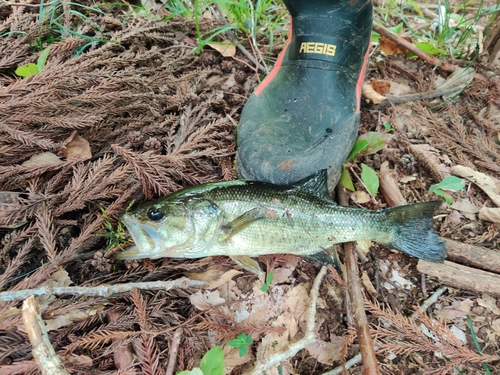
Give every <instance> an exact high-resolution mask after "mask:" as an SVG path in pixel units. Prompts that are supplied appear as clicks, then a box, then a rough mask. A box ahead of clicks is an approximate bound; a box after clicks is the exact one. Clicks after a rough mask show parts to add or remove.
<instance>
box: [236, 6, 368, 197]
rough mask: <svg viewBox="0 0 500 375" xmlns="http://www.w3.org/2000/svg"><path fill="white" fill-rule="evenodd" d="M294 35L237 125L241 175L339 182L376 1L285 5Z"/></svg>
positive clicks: (354, 128)
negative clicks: (322, 173) (324, 174)
mask: <svg viewBox="0 0 500 375" xmlns="http://www.w3.org/2000/svg"><path fill="white" fill-rule="evenodd" d="M284 2H285V5H286V7H287V8H288V10H289V11H290V14H291V16H292V30H291V34H290V37H289V39H288V42H287V46H286V47H285V50H284V51H283V52H282V53H281V55H280V57H279V58H278V61H277V62H276V65H275V67H274V69H273V71H272V72H271V73H270V74H269V76H268V77H266V79H265V80H264V81H263V82H262V83H261V84H260V86H259V87H258V88H257V89H256V90H255V93H254V94H252V96H251V97H250V99H249V100H248V102H247V104H246V105H245V108H244V109H243V112H242V114H241V120H240V125H239V127H238V152H237V168H238V173H239V175H240V177H241V178H245V179H251V180H260V181H266V182H272V183H275V184H280V185H288V184H291V183H293V182H295V181H298V180H300V179H302V178H305V177H307V176H310V175H312V174H313V173H314V172H316V171H318V170H320V169H327V170H328V186H329V188H330V189H333V187H334V186H335V185H336V184H337V182H338V180H339V178H340V172H341V166H342V164H343V163H344V161H345V159H346V157H347V155H348V154H349V152H350V151H351V148H352V145H353V143H354V141H355V139H356V135H357V132H358V127H359V105H360V95H361V87H362V85H363V79H364V75H365V69H366V65H367V60H368V49H369V44H370V36H371V27H372V17H373V5H372V1H371V0H369V1H368V0H357V1H356V0H284Z"/></svg>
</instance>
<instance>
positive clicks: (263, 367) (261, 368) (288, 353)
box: [246, 266, 328, 375]
mask: <svg viewBox="0 0 500 375" xmlns="http://www.w3.org/2000/svg"><path fill="white" fill-rule="evenodd" d="M327 270H328V267H327V266H323V267H321V270H320V271H319V273H318V276H316V279H315V280H314V284H313V286H312V289H311V300H310V306H309V309H308V311H307V317H306V332H305V335H304V337H303V338H301V339H300V340H298V341H296V342H294V343H292V344H289V345H287V346H286V347H285V348H283V349H282V350H280V351H279V352H276V353H274V354H273V355H271V356H270V357H268V358H266V359H265V360H263V361H262V360H257V362H256V363H255V366H254V368H253V369H252V370H250V372H248V373H246V374H248V375H261V374H264V373H265V372H266V371H267V370H269V369H270V368H271V367H272V366H274V365H276V364H278V363H280V362H281V361H284V360H285V359H288V358H292V357H293V356H294V355H295V354H297V353H298V352H299V351H300V350H302V349H304V348H305V347H306V346H308V345H311V344H313V343H314V342H315V341H316V334H315V333H314V323H315V322H316V304H317V302H318V296H319V287H320V286H321V282H322V281H323V278H324V277H325V275H326V271H327Z"/></svg>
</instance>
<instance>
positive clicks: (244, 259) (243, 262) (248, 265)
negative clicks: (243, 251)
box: [230, 255, 262, 275]
mask: <svg viewBox="0 0 500 375" xmlns="http://www.w3.org/2000/svg"><path fill="white" fill-rule="evenodd" d="M230 258H231V259H232V260H233V262H234V263H236V264H237V265H238V266H240V267H241V268H243V269H245V270H247V271H250V272H253V273H256V274H257V275H259V274H260V273H262V270H261V268H260V266H259V263H258V262H257V261H256V260H255V259H252V258H250V257H249V256H247V255H236V256H231V257H230Z"/></svg>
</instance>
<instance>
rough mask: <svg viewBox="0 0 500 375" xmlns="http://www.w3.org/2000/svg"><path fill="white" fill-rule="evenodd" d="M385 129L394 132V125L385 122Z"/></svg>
mask: <svg viewBox="0 0 500 375" xmlns="http://www.w3.org/2000/svg"><path fill="white" fill-rule="evenodd" d="M384 128H385V129H386V130H387V131H393V130H394V128H393V127H392V125H391V124H390V123H388V122H384Z"/></svg>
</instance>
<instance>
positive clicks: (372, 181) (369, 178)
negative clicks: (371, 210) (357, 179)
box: [361, 164, 380, 197]
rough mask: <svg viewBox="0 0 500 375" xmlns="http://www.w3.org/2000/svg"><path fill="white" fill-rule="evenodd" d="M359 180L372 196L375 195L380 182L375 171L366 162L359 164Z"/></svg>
mask: <svg viewBox="0 0 500 375" xmlns="http://www.w3.org/2000/svg"><path fill="white" fill-rule="evenodd" d="M361 180H362V181H363V183H364V184H365V186H366V188H367V189H368V192H369V193H370V195H371V196H372V197H374V196H375V195H377V191H378V187H379V184H380V181H379V178H378V176H377V173H376V172H375V171H374V170H373V169H371V168H370V167H369V166H367V165H366V164H361Z"/></svg>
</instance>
